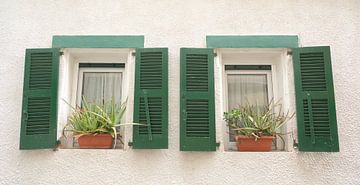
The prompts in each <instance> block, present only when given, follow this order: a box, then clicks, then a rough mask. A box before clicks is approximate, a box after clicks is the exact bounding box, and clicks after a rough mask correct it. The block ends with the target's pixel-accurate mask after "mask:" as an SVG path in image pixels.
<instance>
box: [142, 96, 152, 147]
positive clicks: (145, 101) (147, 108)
mask: <svg viewBox="0 0 360 185" xmlns="http://www.w3.org/2000/svg"><path fill="white" fill-rule="evenodd" d="M143 94H144V103H145V112H146V124H147V130H148V135H149V140H150V141H151V140H152V133H151V123H150V110H149V100H148V92H147V90H143Z"/></svg>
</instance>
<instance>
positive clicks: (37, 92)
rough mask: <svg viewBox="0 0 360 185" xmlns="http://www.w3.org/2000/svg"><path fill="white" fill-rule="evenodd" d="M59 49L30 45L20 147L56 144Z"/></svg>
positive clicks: (42, 146)
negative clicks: (32, 47) (38, 47)
mask: <svg viewBox="0 0 360 185" xmlns="http://www.w3.org/2000/svg"><path fill="white" fill-rule="evenodd" d="M58 73H59V49H27V50H26V56H25V74H24V89H23V105H22V118H21V133H20V149H42V148H54V147H55V146H56V121H57V89H58Z"/></svg>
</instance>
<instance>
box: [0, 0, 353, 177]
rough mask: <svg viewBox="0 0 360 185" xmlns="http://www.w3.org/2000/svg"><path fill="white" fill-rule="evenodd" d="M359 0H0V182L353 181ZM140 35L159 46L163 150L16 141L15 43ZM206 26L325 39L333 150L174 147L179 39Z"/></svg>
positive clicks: (193, 36)
mask: <svg viewBox="0 0 360 185" xmlns="http://www.w3.org/2000/svg"><path fill="white" fill-rule="evenodd" d="M359 8H360V1H358V0H347V1H337V0H331V1H329V0H326V1H325V0H317V1H314V0H304V1H294V0H274V1H268V0H259V1H250V0H248V1H245V0H223V1H215V0H212V1H210V0H197V1H194V0H173V1H168V0H155V1H147V0H137V1H133V0H122V1H119V0H107V1H104V0H86V1H85V0H78V1H72V0H48V1H40V0H3V1H1V3H0V49H1V50H2V51H3V53H2V56H1V58H0V84H1V88H0V127H1V130H2V131H1V132H0V136H1V137H0V138H1V139H0V144H1V145H0V166H1V168H0V184H88V183H90V184H95V182H96V184H360V170H359V168H360V155H359V152H360V143H359V142H358V141H359V140H360V136H359V134H358V130H357V129H358V128H359V120H360V114H359V110H360V83H359V81H360V72H359V70H358V66H359V64H360V63H359V58H360V54H359V51H360V37H359V36H360V11H359ZM132 34H133V35H144V36H145V47H168V48H169V65H170V66H169V82H172V83H169V99H170V104H169V149H168V150H151V151H150V150H136V151H135V150H131V149H129V150H126V151H122V150H59V151H56V152H54V151H49V150H38V151H20V150H19V149H18V148H19V137H20V134H19V132H20V131H19V130H20V112H21V99H22V82H23V66H24V53H25V48H44V47H51V38H52V36H53V35H132ZM214 34H235V35H238V34H296V35H298V36H299V39H300V44H301V45H303V46H310V45H330V46H331V49H332V62H333V63H332V65H333V72H334V73H333V76H334V83H335V98H336V107H337V118H338V127H339V140H340V150H341V152H339V153H299V152H296V151H294V152H270V153H236V152H223V151H217V152H212V153H199V152H194V153H189V152H188V153H185V152H179V149H178V148H179V131H178V129H179V58H180V57H179V48H180V47H205V46H206V43H205V36H206V35H214Z"/></svg>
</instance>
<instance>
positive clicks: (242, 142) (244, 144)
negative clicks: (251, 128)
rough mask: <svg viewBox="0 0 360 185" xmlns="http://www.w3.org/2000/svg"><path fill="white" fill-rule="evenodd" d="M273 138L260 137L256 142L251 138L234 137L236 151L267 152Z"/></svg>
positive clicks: (269, 149)
mask: <svg viewBox="0 0 360 185" xmlns="http://www.w3.org/2000/svg"><path fill="white" fill-rule="evenodd" d="M274 138H275V137H274V136H261V137H260V138H258V139H257V140H255V137H253V136H235V140H236V146H237V148H238V151H250V152H269V151H271V146H272V141H273V139H274Z"/></svg>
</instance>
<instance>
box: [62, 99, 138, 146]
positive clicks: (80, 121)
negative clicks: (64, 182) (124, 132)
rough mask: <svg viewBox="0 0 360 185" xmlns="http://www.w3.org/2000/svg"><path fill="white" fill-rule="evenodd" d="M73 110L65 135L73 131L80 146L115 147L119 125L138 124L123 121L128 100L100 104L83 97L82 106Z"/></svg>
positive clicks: (64, 130)
mask: <svg viewBox="0 0 360 185" xmlns="http://www.w3.org/2000/svg"><path fill="white" fill-rule="evenodd" d="M72 110H73V112H72V114H71V115H70V117H69V120H68V123H67V124H66V125H65V127H64V129H63V135H64V136H66V135H65V132H71V133H72V135H73V136H74V138H75V139H77V141H78V143H79V147H80V148H114V147H115V145H116V140H117V137H118V135H119V133H118V130H119V129H118V128H119V127H121V126H125V125H138V124H136V123H121V120H122V118H123V116H124V113H125V111H126V101H125V102H124V103H122V104H120V105H118V104H115V103H114V101H113V100H112V101H110V102H107V103H104V104H101V105H99V104H92V103H89V102H87V101H86V100H85V98H83V101H82V107H72ZM120 137H121V136H120ZM113 141H115V142H113Z"/></svg>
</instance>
